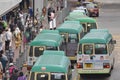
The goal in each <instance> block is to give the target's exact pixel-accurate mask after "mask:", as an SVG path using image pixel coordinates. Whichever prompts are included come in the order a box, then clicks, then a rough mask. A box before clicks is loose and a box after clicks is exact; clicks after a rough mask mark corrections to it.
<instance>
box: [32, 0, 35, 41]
mask: <svg viewBox="0 0 120 80" xmlns="http://www.w3.org/2000/svg"><path fill="white" fill-rule="evenodd" d="M34 16H35V0H33V26H32V33H33V32H34V29H35V26H34V20H35V17H34ZM33 35H34V34H32V40H33V38H34V37H33Z"/></svg>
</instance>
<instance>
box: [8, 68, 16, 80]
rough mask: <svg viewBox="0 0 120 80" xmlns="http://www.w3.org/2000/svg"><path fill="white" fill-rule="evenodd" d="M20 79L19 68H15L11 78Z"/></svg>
mask: <svg viewBox="0 0 120 80" xmlns="http://www.w3.org/2000/svg"><path fill="white" fill-rule="evenodd" d="M17 79H18V70H17V69H15V70H14V72H13V74H12V75H11V77H10V80H17Z"/></svg>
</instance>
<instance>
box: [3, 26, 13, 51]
mask: <svg viewBox="0 0 120 80" xmlns="http://www.w3.org/2000/svg"><path fill="white" fill-rule="evenodd" d="M11 43H12V32H11V30H10V28H7V29H6V32H5V50H9V47H10V46H11Z"/></svg>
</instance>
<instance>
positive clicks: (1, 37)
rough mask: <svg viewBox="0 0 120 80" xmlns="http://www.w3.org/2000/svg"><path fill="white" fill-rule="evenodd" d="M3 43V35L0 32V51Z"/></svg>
mask: <svg viewBox="0 0 120 80" xmlns="http://www.w3.org/2000/svg"><path fill="white" fill-rule="evenodd" d="M3 43H4V36H3V34H2V33H1V34H0V51H2V50H3Z"/></svg>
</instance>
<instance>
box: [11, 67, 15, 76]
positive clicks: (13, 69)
mask: <svg viewBox="0 0 120 80" xmlns="http://www.w3.org/2000/svg"><path fill="white" fill-rule="evenodd" d="M15 69H16V68H15V66H11V67H10V68H9V74H10V76H11V75H12V74H13V72H14V71H15Z"/></svg>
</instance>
